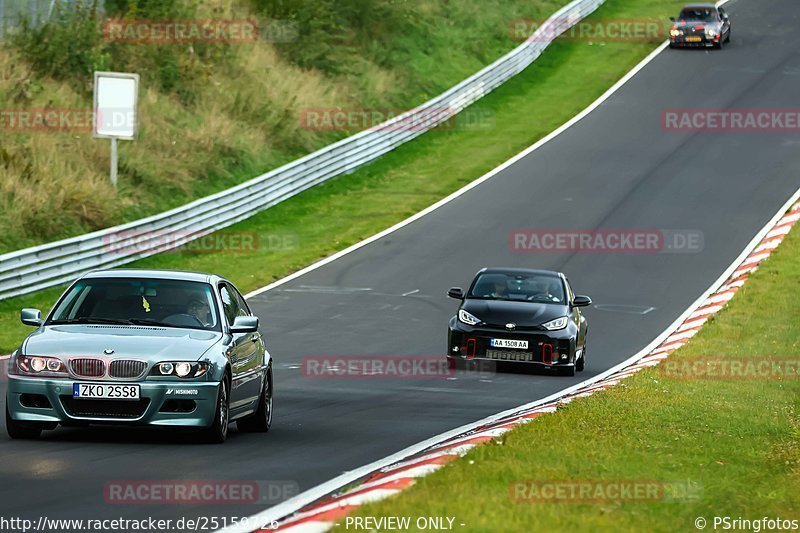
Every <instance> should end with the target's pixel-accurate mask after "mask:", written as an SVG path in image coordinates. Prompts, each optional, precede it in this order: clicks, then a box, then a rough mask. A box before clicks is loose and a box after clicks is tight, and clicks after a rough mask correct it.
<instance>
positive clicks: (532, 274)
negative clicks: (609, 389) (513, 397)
mask: <svg viewBox="0 0 800 533" xmlns="http://www.w3.org/2000/svg"><path fill="white" fill-rule="evenodd" d="M447 295H448V296H450V297H451V298H456V299H458V300H462V303H461V305H460V306H459V308H458V312H457V313H456V315H455V316H454V317H452V318H451V319H450V327H449V331H448V338H447V358H448V361H449V362H450V365H451V367H454V366H456V365H457V364H458V363H459V362H462V363H463V362H465V361H471V360H478V361H486V360H489V361H496V362H504V361H505V362H510V363H522V364H525V365H539V366H542V367H546V368H555V369H557V370H558V371H559V372H560V373H562V374H564V375H568V376H574V375H575V371H576V370H579V371H580V370H583V368H584V365H585V364H586V331H587V323H586V318H585V317H584V316H583V314H582V313H581V310H580V308H581V307H586V306H588V305H591V303H592V300H591V298H589V297H588V296H575V295H574V293H573V292H572V288H571V287H570V285H569V281H568V280H567V278H566V276H564V274H562V273H560V272H552V271H549V270H528V269H518V268H484V269H482V270H481V271H480V272H478V274H477V275H476V276H475V279H474V280H473V281H472V284H471V285H470V287H469V290H468V291H467V292H466V293H465V292H464V290H463V289H462V288H460V287H453V288H451V289H450V290H449V291H448V293H447Z"/></svg>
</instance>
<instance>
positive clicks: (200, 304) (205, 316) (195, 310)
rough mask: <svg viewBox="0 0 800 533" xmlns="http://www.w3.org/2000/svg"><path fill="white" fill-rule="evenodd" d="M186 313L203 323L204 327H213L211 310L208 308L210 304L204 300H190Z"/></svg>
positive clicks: (195, 298)
mask: <svg viewBox="0 0 800 533" xmlns="http://www.w3.org/2000/svg"><path fill="white" fill-rule="evenodd" d="M186 311H187V313H188V314H190V315H192V316H193V317H195V318H196V319H197V320H199V321H200V322H202V324H203V326H204V327H208V326H210V325H211V320H210V318H211V309H209V308H208V304H207V303H206V302H205V301H203V300H202V299H200V298H197V297H194V298H192V299H191V300H189V304H188V305H187V306H186Z"/></svg>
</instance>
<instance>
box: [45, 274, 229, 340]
mask: <svg viewBox="0 0 800 533" xmlns="http://www.w3.org/2000/svg"><path fill="white" fill-rule="evenodd" d="M218 317H219V313H218V312H217V305H216V301H215V299H214V295H213V292H212V288H211V286H210V285H208V284H206V283H200V282H195V281H181V280H166V279H132V278H130V279H129V278H106V279H104V278H86V279H82V280H80V281H78V282H77V283H75V285H73V286H72V287H71V288H70V290H69V291H68V292H67V293H66V294H65V295H64V297H63V298H62V299H61V301H60V302H59V303H58V305H57V307H56V309H55V311H53V314H52V316H51V317H50V318H49V320H48V321H47V324H46V325H59V324H125V325H151V326H163V327H176V328H191V329H202V330H213V331H220V329H221V328H220V321H219V318H218Z"/></svg>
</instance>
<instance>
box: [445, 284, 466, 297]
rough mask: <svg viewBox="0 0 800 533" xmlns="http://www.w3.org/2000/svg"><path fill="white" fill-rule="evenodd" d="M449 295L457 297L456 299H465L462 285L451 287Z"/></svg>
mask: <svg viewBox="0 0 800 533" xmlns="http://www.w3.org/2000/svg"><path fill="white" fill-rule="evenodd" d="M447 295H448V296H449V297H450V298H455V299H456V300H463V299H464V289H462V288H461V287H451V288H450V290H449V291H447Z"/></svg>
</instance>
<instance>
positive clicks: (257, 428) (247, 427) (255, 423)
mask: <svg viewBox="0 0 800 533" xmlns="http://www.w3.org/2000/svg"><path fill="white" fill-rule="evenodd" d="M236 426H237V427H238V428H239V431H242V432H244V433H266V432H267V431H269V428H270V427H271V426H272V367H269V368H268V369H267V376H266V379H264V387H263V388H262V389H261V398H260V399H259V400H258V408H257V409H256V411H255V413H253V414H252V415H250V416H247V417H245V418H242V419H240V420H238V421H237V422H236Z"/></svg>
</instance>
